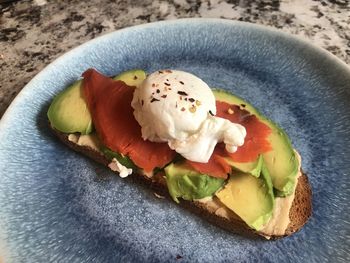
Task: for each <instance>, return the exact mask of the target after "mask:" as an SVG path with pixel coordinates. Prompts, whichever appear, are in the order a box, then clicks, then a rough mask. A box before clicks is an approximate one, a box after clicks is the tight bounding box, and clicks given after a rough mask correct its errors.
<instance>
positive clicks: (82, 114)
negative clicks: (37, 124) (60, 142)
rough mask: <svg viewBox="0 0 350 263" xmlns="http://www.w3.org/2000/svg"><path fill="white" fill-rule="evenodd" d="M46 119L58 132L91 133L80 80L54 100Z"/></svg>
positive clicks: (89, 117)
mask: <svg viewBox="0 0 350 263" xmlns="http://www.w3.org/2000/svg"><path fill="white" fill-rule="evenodd" d="M47 117H48V118H49V120H50V123H51V125H52V126H53V127H54V128H55V129H57V130H59V131H60V132H63V133H75V132H79V133H81V134H89V133H91V131H92V128H93V125H92V120H91V115H90V112H89V109H88V107H87V105H86V102H85V100H84V97H83V87H82V80H79V81H76V82H74V83H73V85H71V86H70V87H68V88H67V89H65V90H64V91H62V92H61V93H59V94H58V95H57V96H56V97H55V98H54V100H53V101H52V103H51V105H50V107H49V110H48V112H47Z"/></svg>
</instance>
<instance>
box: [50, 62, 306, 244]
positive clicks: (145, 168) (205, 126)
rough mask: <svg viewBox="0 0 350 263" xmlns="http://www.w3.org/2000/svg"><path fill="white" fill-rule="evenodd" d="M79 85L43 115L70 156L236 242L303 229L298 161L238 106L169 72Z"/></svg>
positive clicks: (270, 127) (92, 75)
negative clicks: (165, 199) (140, 187)
mask: <svg viewBox="0 0 350 263" xmlns="http://www.w3.org/2000/svg"><path fill="white" fill-rule="evenodd" d="M82 76H83V79H82V80H78V81H77V82H75V83H74V84H73V85H71V86H70V87H68V88H67V89H66V90H64V91H62V92H61V93H60V94H58V95H57V96H56V97H55V99H54V100H53V102H52V103H51V105H50V108H49V110H48V118H49V122H50V127H51V128H52V129H53V131H54V132H55V133H56V135H57V136H58V137H59V138H60V139H61V140H62V141H63V142H64V143H66V144H67V145H68V146H70V147H71V148H73V149H74V150H76V151H78V152H81V153H83V154H85V155H87V156H89V157H91V158H92V159H94V160H96V161H97V162H100V163H102V164H104V165H106V166H108V167H109V168H110V169H112V170H113V171H115V172H118V173H119V175H120V177H126V176H128V175H131V176H133V177H134V178H137V180H142V181H145V182H148V183H149V184H148V185H149V186H151V187H153V189H157V192H158V193H161V194H162V195H168V196H170V197H171V198H172V199H173V200H174V201H175V202H177V203H179V204H180V205H183V206H185V207H187V208H189V209H191V210H193V211H194V212H196V213H197V214H200V216H202V217H205V218H207V219H208V220H209V221H211V222H213V223H214V224H216V225H218V226H219V227H222V228H225V229H228V230H230V231H233V232H236V233H245V234H254V235H260V236H264V237H266V238H279V237H283V236H288V235H290V234H292V233H294V232H296V231H298V230H299V229H300V228H301V227H302V226H303V225H304V224H305V223H306V222H307V220H308V218H309V217H310V215H311V189H310V185H309V183H308V179H307V177H306V175H305V174H303V172H302V170H301V158H300V156H299V154H298V153H297V152H296V151H295V150H294V149H293V147H292V145H291V142H290V140H289V138H288V136H287V134H286V133H285V132H284V131H283V130H282V129H281V128H279V127H278V126H277V125H276V124H275V123H273V122H272V121H271V120H269V119H267V118H266V117H265V116H263V115H262V114H261V113H260V112H259V111H258V110H256V109H255V108H254V107H253V106H252V105H250V104H249V103H248V102H246V101H244V100H243V99H241V98H239V97H237V96H235V95H233V94H230V93H228V92H226V91H223V90H211V89H210V88H209V87H208V85H207V84H206V83H205V82H203V81H202V80H201V79H200V78H198V77H196V76H194V75H192V74H190V73H187V72H183V71H178V70H159V71H156V72H154V73H152V74H150V75H148V76H147V75H146V73H145V72H144V71H142V70H131V71H127V72H123V73H121V74H120V75H118V76H117V77H115V78H110V77H107V76H104V75H102V74H100V73H99V72H97V71H96V70H94V69H89V70H87V71H85V72H84V73H83V75H82Z"/></svg>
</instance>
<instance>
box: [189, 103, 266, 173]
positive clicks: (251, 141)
mask: <svg viewBox="0 0 350 263" xmlns="http://www.w3.org/2000/svg"><path fill="white" fill-rule="evenodd" d="M216 111H217V114H216V116H218V117H221V118H224V119H227V120H230V121H231V122H235V123H239V124H241V125H243V126H244V127H245V129H246V132H247V135H246V138H245V140H244V144H243V146H241V147H238V150H237V151H236V152H234V153H229V152H227V151H226V150H225V146H224V144H223V143H219V144H218V145H216V147H215V150H214V152H213V154H212V156H211V157H210V159H209V162H208V163H198V162H192V161H189V160H186V162H187V163H188V164H189V165H190V166H191V167H192V168H193V169H195V170H196V171H198V172H200V173H203V174H209V175H211V176H214V177H219V178H225V179H226V178H228V173H230V171H231V166H230V165H229V164H228V163H227V162H226V161H225V158H231V159H232V160H233V161H235V162H242V163H243V162H253V161H255V160H256V159H257V158H258V156H259V154H262V153H265V152H268V151H270V150H271V149H272V148H271V145H270V142H269V140H268V136H269V135H270V133H271V129H270V127H269V126H267V125H266V124H265V123H263V122H261V121H260V120H259V119H258V118H257V117H256V116H255V115H252V114H250V113H249V112H248V111H247V110H245V109H241V107H240V106H238V105H230V104H228V103H226V102H222V101H216Z"/></svg>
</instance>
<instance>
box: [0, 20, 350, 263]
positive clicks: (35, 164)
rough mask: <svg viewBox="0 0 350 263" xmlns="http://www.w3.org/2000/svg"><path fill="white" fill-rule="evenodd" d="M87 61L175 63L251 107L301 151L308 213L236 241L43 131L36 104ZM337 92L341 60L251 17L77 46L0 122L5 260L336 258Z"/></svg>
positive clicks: (342, 111) (152, 66)
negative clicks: (274, 237)
mask: <svg viewBox="0 0 350 263" xmlns="http://www.w3.org/2000/svg"><path fill="white" fill-rule="evenodd" d="M91 67H93V68H96V69H97V70H99V71H100V72H102V73H104V74H106V75H111V76H112V75H115V74H117V73H119V72H121V71H124V70H127V69H132V68H141V69H144V70H146V71H147V72H148V73H150V72H152V71H154V70H157V69H162V68H171V69H180V70H185V71H189V72H192V73H194V74H196V75H198V76H199V77H200V78H202V79H203V80H204V81H206V82H207V83H208V84H209V85H210V86H211V87H218V88H223V89H226V90H229V91H231V92H233V93H235V94H237V95H239V96H241V97H243V98H245V99H246V100H248V101H249V102H251V103H252V104H253V105H255V106H256V107H257V108H258V109H260V110H261V111H262V112H263V113H264V114H265V115H267V116H268V117H269V118H271V119H272V120H274V121H275V122H277V123H278V124H279V125H280V126H281V127H282V128H284V129H285V130H286V131H287V133H288V134H289V136H290V138H291V140H292V143H293V145H294V147H295V148H296V149H297V150H298V151H299V152H300V154H301V156H302V159H303V161H302V167H303V169H304V171H305V172H306V173H307V175H308V176H309V179H310V182H311V185H312V190H313V215H312V217H311V220H310V221H309V222H308V223H307V225H306V226H305V227H304V228H303V229H302V230H301V231H300V232H298V233H297V234H295V235H293V236H291V237H289V238H285V239H281V240H278V241H275V242H268V241H264V240H254V239H248V238H245V237H242V236H238V235H235V234H231V233H228V232H226V231H224V230H221V229H219V228H218V227H216V226H213V225H211V224H209V223H207V222H206V221H204V220H202V219H201V218H199V217H197V216H195V215H193V214H191V213H189V212H188V211H185V210H183V209H181V208H179V207H178V206H177V205H176V204H175V203H174V202H171V201H168V200H162V199H158V198H156V197H155V196H154V195H153V192H152V191H149V190H148V189H145V188H144V187H142V186H138V185H135V184H132V183H130V182H127V181H125V180H123V179H121V178H119V177H118V176H113V174H112V173H111V172H110V171H109V170H108V169H106V168H104V167H102V166H100V165H98V164H96V163H95V162H93V161H91V160H88V159H87V158H85V157H83V156H81V155H79V154H77V153H75V152H72V151H71V150H70V149H68V148H67V147H66V146H64V145H62V144H61V143H60V142H59V141H58V140H57V139H56V138H55V137H54V136H53V135H52V133H51V132H50V130H49V128H48V123H47V118H46V111H47V109H48V105H49V103H50V101H51V100H52V98H53V96H54V95H55V94H57V93H58V92H59V91H61V90H63V89H64V88H65V87H66V86H67V85H68V84H70V83H72V82H73V81H74V80H76V79H77V78H79V77H80V75H81V73H82V72H83V71H85V70H86V69H88V68H91ZM349 101H350V69H349V68H348V67H347V66H346V65H345V64H344V63H342V62H341V61H339V60H338V59H336V58H334V57H333V56H332V55H330V54H328V53H327V52H325V51H323V50H321V49H318V48H316V47H313V46H312V45H310V44H308V43H306V42H303V41H301V40H299V39H297V38H294V37H292V36H288V35H285V34H282V33H279V32H275V31H271V30H269V29H266V28H263V27H258V26H254V25H251V24H246V23H239V22H232V21H227V20H218V19H185V20H177V21H170V22H158V23H152V24H147V25H142V26H136V27H131V28H127V29H123V30H119V31H117V32H114V33H111V34H108V35H105V36H103V37H100V38H97V39H95V40H92V41H90V42H87V43H86V44H84V45H82V46H79V47H77V48H75V49H74V50H72V51H70V52H68V53H67V54H65V55H63V56H62V57H61V58H59V59H57V60H56V61H54V62H53V63H52V64H50V65H49V66H47V67H46V68H45V69H44V70H43V71H42V72H41V73H40V74H38V75H37V76H36V77H35V78H34V79H33V80H32V81H31V82H30V83H29V84H28V85H27V86H26V87H25V88H24V89H23V91H22V92H21V93H20V94H19V95H18V97H17V98H16V99H15V100H14V102H13V103H12V105H11V106H10V108H9V109H8V111H7V112H6V113H5V115H4V117H3V119H2V120H1V122H0V204H1V207H0V255H1V256H2V257H4V258H5V262H7V261H9V262H149V261H152V262H168V261H169V262H227V261H234V262H238V261H247V262H260V261H262V262H266V261H267V262H269V261H270V262H277V261H278V262H288V261H291V262H324V261H326V260H331V261H332V262H342V261H344V262H345V260H346V259H349V253H350V251H349V249H350V241H349V240H350V225H349V214H350V206H349V202H350V178H349V176H350V161H349V160H348V158H349V157H350V103H349ZM116 114H120V113H118V112H116ZM178 256H181V257H182V258H181V259H180V260H177V259H176V258H177V257H178Z"/></svg>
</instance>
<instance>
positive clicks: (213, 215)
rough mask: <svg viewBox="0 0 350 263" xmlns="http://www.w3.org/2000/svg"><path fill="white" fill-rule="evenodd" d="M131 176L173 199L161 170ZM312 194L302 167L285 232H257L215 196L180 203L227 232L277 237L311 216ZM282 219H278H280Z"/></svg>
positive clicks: (94, 155)
mask: <svg viewBox="0 0 350 263" xmlns="http://www.w3.org/2000/svg"><path fill="white" fill-rule="evenodd" d="M50 128H51V129H52V130H53V132H54V133H55V134H56V136H57V137H58V138H59V139H60V140H61V141H62V142H63V143H65V144H66V145H67V146H69V147H70V148H72V149H73V150H75V151H77V152H80V153H82V154H83V155H85V156H87V157H89V158H91V159H93V160H95V161H96V162H98V163H101V164H103V165H105V166H107V167H108V164H109V163H110V160H108V159H107V158H106V157H105V156H104V155H103V154H102V153H101V152H100V151H98V150H97V149H95V148H94V147H90V146H86V145H79V144H77V143H76V142H74V140H72V139H71V138H69V136H70V135H69V134H66V133H62V132H60V131H58V130H56V129H54V128H53V127H51V126H50ZM130 177H131V179H132V180H134V181H137V182H139V183H143V184H146V185H147V186H149V187H150V188H152V190H153V191H155V192H156V193H157V194H160V195H162V196H166V197H168V198H169V199H170V200H171V197H170V195H169V193H168V189H167V184H166V181H165V178H164V176H163V174H162V173H157V174H155V175H153V176H149V175H147V174H132V175H131V176H130ZM311 201H312V194H311V186H310V184H309V181H308V178H307V176H306V175H305V174H304V173H303V172H302V171H301V170H300V176H299V178H298V183H297V185H296V189H295V195H294V199H293V200H292V205H291V208H290V210H289V224H288V226H287V228H286V229H285V231H284V232H283V233H281V232H278V233H274V232H270V233H266V232H263V231H261V232H258V231H255V230H253V229H251V228H250V227H249V226H248V225H247V224H246V223H245V222H244V221H242V220H241V218H240V217H239V216H238V215H236V214H235V213H234V212H232V211H231V210H229V209H228V208H226V207H225V206H224V205H223V204H222V203H221V202H220V201H219V199H218V198H216V197H214V198H213V199H212V200H211V201H208V202H199V201H186V200H181V202H180V205H181V206H183V207H185V208H186V209H188V210H190V211H192V212H194V213H195V214H197V215H199V216H200V217H202V218H205V219H206V220H208V221H209V222H211V223H213V224H214V225H217V226H219V227H220V228H223V229H226V230H228V231H231V232H234V233H238V234H243V235H245V236H255V237H259V236H260V237H265V238H267V239H278V238H281V237H285V236H289V235H291V234H293V233H295V232H297V231H298V230H300V229H301V228H302V227H303V226H304V225H305V223H306V222H307V221H308V219H309V218H310V216H311V212H312V202H311ZM278 220H279V219H278V218H277V221H278Z"/></svg>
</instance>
